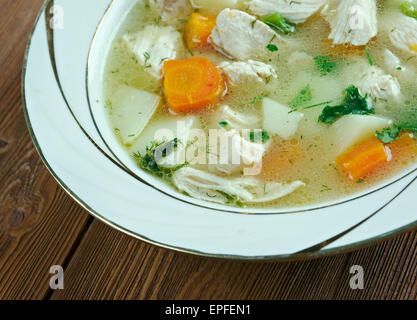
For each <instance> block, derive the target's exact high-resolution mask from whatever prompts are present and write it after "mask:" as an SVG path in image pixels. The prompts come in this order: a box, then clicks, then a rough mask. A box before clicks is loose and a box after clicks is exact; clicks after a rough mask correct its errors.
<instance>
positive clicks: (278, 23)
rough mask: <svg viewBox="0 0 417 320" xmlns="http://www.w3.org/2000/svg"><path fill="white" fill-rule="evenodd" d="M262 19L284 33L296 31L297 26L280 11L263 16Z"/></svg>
mask: <svg viewBox="0 0 417 320" xmlns="http://www.w3.org/2000/svg"><path fill="white" fill-rule="evenodd" d="M262 21H263V22H264V23H266V24H267V25H268V26H270V27H271V28H272V29H274V30H275V31H279V32H282V33H284V34H288V33H293V32H295V30H296V28H295V26H294V25H292V24H290V23H289V22H288V21H287V20H286V19H285V18H284V17H283V16H281V15H280V14H279V13H278V12H277V13H273V14H270V15H267V16H264V17H263V18H262Z"/></svg>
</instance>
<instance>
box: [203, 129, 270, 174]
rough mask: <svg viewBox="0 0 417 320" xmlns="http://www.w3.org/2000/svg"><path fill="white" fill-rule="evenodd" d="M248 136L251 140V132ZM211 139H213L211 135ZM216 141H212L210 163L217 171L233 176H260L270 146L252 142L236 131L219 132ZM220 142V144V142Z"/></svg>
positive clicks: (260, 142)
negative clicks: (244, 174) (264, 157)
mask: <svg viewBox="0 0 417 320" xmlns="http://www.w3.org/2000/svg"><path fill="white" fill-rule="evenodd" d="M246 134H247V135H248V138H249V130H247V132H246ZM210 138H213V137H212V136H211V135H210ZM218 138H219V139H215V140H216V141H210V143H211V144H210V145H209V148H208V149H209V161H210V162H211V163H210V165H211V166H212V167H213V168H214V169H215V170H217V171H220V172H223V173H226V174H233V173H236V172H237V171H243V172H244V173H246V174H247V175H258V174H259V173H260V171H261V169H262V158H263V156H264V154H265V152H266V150H267V148H268V146H269V143H266V144H263V143H262V141H259V142H250V141H248V140H246V139H245V138H243V137H242V136H241V135H240V134H239V132H238V131H237V130H235V129H232V130H229V131H226V130H220V131H218ZM218 140H220V143H219V141H218Z"/></svg>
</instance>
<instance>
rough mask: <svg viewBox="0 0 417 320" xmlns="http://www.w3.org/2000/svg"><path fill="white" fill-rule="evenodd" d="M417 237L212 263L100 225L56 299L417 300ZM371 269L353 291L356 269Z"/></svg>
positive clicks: (93, 227)
mask: <svg viewBox="0 0 417 320" xmlns="http://www.w3.org/2000/svg"><path fill="white" fill-rule="evenodd" d="M416 242H417V234H416V233H415V232H414V233H409V234H406V235H404V236H401V237H399V238H397V239H394V240H391V241H388V242H383V243H381V244H379V245H378V246H375V247H372V248H368V249H362V250H360V251H357V252H355V253H350V254H344V255H339V256H334V257H327V258H324V259H318V260H311V261H303V262H290V263H244V262H233V261H220V260H209V259H204V258H199V257H193V256H189V255H184V254H180V253H174V252H171V251H168V250H165V249H159V248H156V247H154V246H151V245H148V244H145V243H143V242H141V241H138V240H135V239H132V238H130V237H128V236H125V235H122V234H120V233H119V232H117V231H115V230H113V229H111V228H110V227H108V226H106V225H104V224H103V223H101V222H99V221H96V220H95V221H94V222H93V224H92V225H91V227H90V229H89V230H88V232H87V234H86V235H85V237H84V239H83V241H82V242H81V244H80V247H79V249H78V250H77V252H76V254H75V255H74V257H73V259H72V260H71V262H70V264H69V266H68V268H67V269H66V271H65V279H66V288H65V290H63V291H56V292H54V294H53V296H52V298H53V299H254V300H256V299H389V298H392V299H415V298H416V290H417V284H416V281H415V274H416V272H417V264H416V256H417V254H416V253H417V252H416ZM353 265H360V266H362V267H363V268H364V272H365V278H364V280H365V289H364V290H352V289H351V288H350V284H349V281H350V279H351V277H352V275H351V274H350V272H349V271H350V268H351V267H352V266H353Z"/></svg>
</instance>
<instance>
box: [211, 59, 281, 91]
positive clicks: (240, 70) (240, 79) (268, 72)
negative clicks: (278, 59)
mask: <svg viewBox="0 0 417 320" xmlns="http://www.w3.org/2000/svg"><path fill="white" fill-rule="evenodd" d="M218 68H219V69H221V70H222V71H223V72H224V73H225V74H226V75H227V78H228V80H229V83H230V84H231V85H232V86H235V85H238V84H242V83H248V82H260V83H262V82H264V81H266V80H267V79H271V78H274V79H276V78H277V73H276V72H275V69H274V68H273V67H272V66H270V65H269V64H265V63H262V62H259V61H254V60H248V61H247V62H243V61H239V62H223V63H221V64H220V65H219V66H218Z"/></svg>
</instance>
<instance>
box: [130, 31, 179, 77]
mask: <svg viewBox="0 0 417 320" xmlns="http://www.w3.org/2000/svg"><path fill="white" fill-rule="evenodd" d="M123 39H124V41H125V42H126V43H127V45H128V47H129V48H130V50H131V51H132V52H133V53H134V54H135V56H136V59H137V60H138V62H139V63H140V64H141V65H142V66H143V67H144V68H145V69H146V71H147V72H149V73H150V74H151V75H153V76H154V77H156V78H158V79H160V78H162V76H163V74H162V69H163V64H164V61H166V60H173V59H176V58H177V56H180V55H181V53H182V52H183V51H184V45H183V41H182V37H181V34H180V33H179V32H178V31H177V30H175V29H174V28H173V27H159V26H152V25H150V26H147V27H145V29H143V30H142V31H139V32H138V33H135V34H126V35H125V36H124V37H123Z"/></svg>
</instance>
